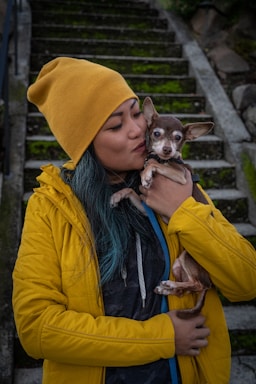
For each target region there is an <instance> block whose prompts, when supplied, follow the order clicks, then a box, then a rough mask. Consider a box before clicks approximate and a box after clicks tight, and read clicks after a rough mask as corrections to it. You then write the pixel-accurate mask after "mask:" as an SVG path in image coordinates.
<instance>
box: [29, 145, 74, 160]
mask: <svg viewBox="0 0 256 384" xmlns="http://www.w3.org/2000/svg"><path fill="white" fill-rule="evenodd" d="M26 149H27V156H28V157H29V158H31V159H37V160H42V159H58V160H63V159H67V155H66V154H65V152H64V151H63V150H62V149H61V147H60V146H59V144H58V143H57V142H56V141H35V142H27V148H26Z"/></svg>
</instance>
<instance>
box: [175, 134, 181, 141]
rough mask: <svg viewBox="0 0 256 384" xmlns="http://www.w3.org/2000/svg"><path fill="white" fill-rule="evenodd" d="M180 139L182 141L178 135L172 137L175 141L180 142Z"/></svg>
mask: <svg viewBox="0 0 256 384" xmlns="http://www.w3.org/2000/svg"><path fill="white" fill-rule="evenodd" d="M181 139H182V136H181V135H179V134H176V135H175V136H174V140H176V141H180V140H181Z"/></svg>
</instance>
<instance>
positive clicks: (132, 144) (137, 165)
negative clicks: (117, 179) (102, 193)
mask: <svg viewBox="0 0 256 384" xmlns="http://www.w3.org/2000/svg"><path fill="white" fill-rule="evenodd" d="M145 132H146V121H145V118H144V115H143V114H142V112H141V111H140V108H139V104H138V101H137V100H135V99H129V100H127V101H125V102H124V103H123V104H121V105H120V106H119V107H118V108H117V109H116V110H115V111H114V112H113V113H112V114H111V115H110V117H109V118H108V120H107V121H106V123H105V124H104V125H103V127H102V128H101V130H100V131H99V133H98V134H97V136H96V137H95V139H94V141H93V144H94V150H95V153H96V156H97V158H98V159H99V160H100V162H101V163H102V165H103V166H104V167H105V168H106V169H108V170H110V171H113V172H115V173H117V174H119V175H120V176H123V177H124V176H125V174H126V172H127V171H130V170H140V169H142V168H143V164H144V160H145V156H146V142H145Z"/></svg>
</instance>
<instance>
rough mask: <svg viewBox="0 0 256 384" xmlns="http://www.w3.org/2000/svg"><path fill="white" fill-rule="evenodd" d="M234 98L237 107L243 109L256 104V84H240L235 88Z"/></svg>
mask: <svg viewBox="0 0 256 384" xmlns="http://www.w3.org/2000/svg"><path fill="white" fill-rule="evenodd" d="M232 98H233V102H234V104H235V107H236V108H237V109H239V110H241V111H243V110H244V109H246V108H248V107H249V106H250V105H256V84H244V85H239V86H238V87H236V88H235V89H234V90H233V93H232Z"/></svg>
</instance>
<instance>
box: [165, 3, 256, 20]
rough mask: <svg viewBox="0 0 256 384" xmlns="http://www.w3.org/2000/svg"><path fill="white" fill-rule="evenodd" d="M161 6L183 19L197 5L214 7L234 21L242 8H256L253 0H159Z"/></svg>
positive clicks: (194, 9)
mask: <svg viewBox="0 0 256 384" xmlns="http://www.w3.org/2000/svg"><path fill="white" fill-rule="evenodd" d="M160 2H161V4H162V6H163V7H164V8H166V9H168V10H172V11H175V12H177V13H178V14H179V15H181V16H182V17H184V18H185V19H189V18H191V16H192V15H193V14H194V12H195V11H196V10H197V8H198V7H216V8H217V9H218V10H219V11H220V12H223V13H224V14H227V15H228V16H229V17H228V20H229V21H230V20H231V22H232V21H234V20H235V19H236V18H237V17H238V16H239V15H240V14H241V12H242V11H243V10H244V9H252V10H255V9H256V3H255V0H247V1H246V2H245V1H240V0H212V1H203V0H160Z"/></svg>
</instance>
